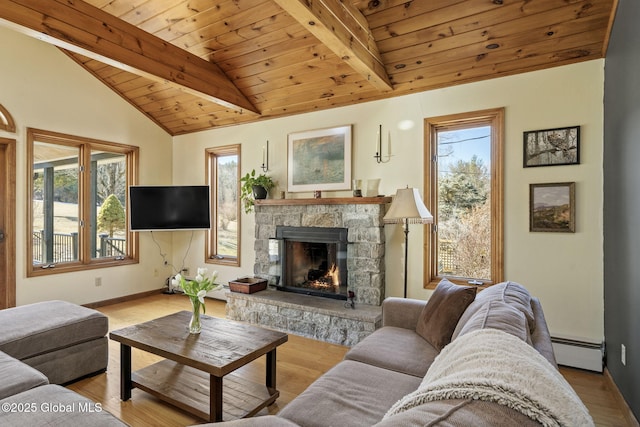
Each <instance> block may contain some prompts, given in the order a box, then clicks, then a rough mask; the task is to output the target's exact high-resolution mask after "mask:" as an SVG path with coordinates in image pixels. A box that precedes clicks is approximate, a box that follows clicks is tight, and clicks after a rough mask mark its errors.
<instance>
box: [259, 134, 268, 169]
mask: <svg viewBox="0 0 640 427" xmlns="http://www.w3.org/2000/svg"><path fill="white" fill-rule="evenodd" d="M260 167H261V168H262V171H263V172H268V171H269V140H268V139H267V146H266V147H262V166H260Z"/></svg>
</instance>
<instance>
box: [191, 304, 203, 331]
mask: <svg viewBox="0 0 640 427" xmlns="http://www.w3.org/2000/svg"><path fill="white" fill-rule="evenodd" d="M189 299H190V300H191V308H192V311H191V320H190V321H189V333H190V334H199V333H200V331H201V330H202V325H201V324H200V306H201V305H202V304H203V303H201V302H200V300H199V299H198V298H197V297H189Z"/></svg>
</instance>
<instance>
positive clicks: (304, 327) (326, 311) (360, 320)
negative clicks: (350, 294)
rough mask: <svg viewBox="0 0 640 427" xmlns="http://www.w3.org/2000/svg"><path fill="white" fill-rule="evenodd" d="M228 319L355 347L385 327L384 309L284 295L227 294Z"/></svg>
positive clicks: (283, 293)
mask: <svg viewBox="0 0 640 427" xmlns="http://www.w3.org/2000/svg"><path fill="white" fill-rule="evenodd" d="M226 307H227V308H226V315H227V318H229V319H231V320H239V321H243V322H249V323H254V324H258V325H262V326H266V327H268V328H271V329H276V330H279V331H283V332H290V333H293V334H296V335H301V336H304V337H308V338H314V339H317V340H320V341H326V342H330V343H334V344H341V345H347V346H352V345H355V344H357V343H358V342H360V340H362V339H363V338H365V337H366V336H367V335H369V334H371V333H372V332H373V331H375V330H376V329H377V328H379V327H380V325H381V323H382V307H380V306H372V305H358V304H356V306H355V308H350V307H349V306H348V303H347V302H346V301H338V300H335V299H330V298H322V297H317V296H310V295H302V294H296V293H291V292H281V291H276V290H272V289H268V290H266V291H262V292H256V293H255V294H240V293H236V292H228V293H227V306H226Z"/></svg>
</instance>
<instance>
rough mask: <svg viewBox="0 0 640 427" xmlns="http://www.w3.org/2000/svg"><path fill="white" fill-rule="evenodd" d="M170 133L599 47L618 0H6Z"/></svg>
mask: <svg viewBox="0 0 640 427" xmlns="http://www.w3.org/2000/svg"><path fill="white" fill-rule="evenodd" d="M0 2H1V6H0V25H5V26H8V27H10V28H13V29H15V30H17V31H21V32H24V33H26V34H29V35H31V36H34V37H37V38H39V39H41V40H43V41H46V42H49V43H52V44H54V45H56V46H58V47H60V48H61V49H62V50H63V51H64V52H65V53H66V54H67V55H69V57H70V58H72V59H73V60H75V61H76V62H77V63H78V64H80V65H81V66H82V67H83V68H84V69H86V70H87V71H88V72H90V73H92V74H93V75H94V76H95V77H96V78H98V79H100V80H101V81H102V82H103V83H104V84H106V85H107V86H109V87H110V88H111V89H113V90H114V91H115V92H116V93H118V94H119V95H120V96H122V97H123V98H124V99H126V100H127V101H128V102H130V103H131V104H132V105H134V106H135V107H136V108H138V109H139V110H140V111H141V112H142V113H144V114H145V115H146V116H148V117H149V118H150V119H151V120H153V121H154V122H156V123H157V124H158V125H159V126H161V127H162V128H163V129H165V130H166V131H167V132H168V133H170V134H171V135H178V134H184V133H190V132H196V131H201V130H205V129H211V128H215V127H217V126H228V125H233V124H240V123H248V122H252V121H256V120H261V119H265V118H272V117H278V116H283V115H290V114H296V113H302V112H309V111H316V110H320V109H325V108H332V107H337V106H344V105H350V104H354V103H359V102H365V101H371V100H376V99H382V98H388V97H393V96H398V95H404V94H408V93H412V92H419V91H425V90H430V89H435V88H441V87H446V86H451V85H456V84H461V83H468V82H474V81H479V80H484V79H490V78H495V77H501V76H507V75H512V74H516V73H523V72H528V71H533V70H540V69H544V68H549V67H555V66H560V65H565V64H570V63H574V62H579V61H586V60H591V59H596V58H602V57H604V55H605V51H606V48H607V42H608V39H609V33H610V28H611V25H612V22H613V18H614V15H615V9H616V5H617V0H428V1H427V0H413V1H407V0H404V1H401V0H371V1H367V0H86V1H84V2H83V1H80V0H48V1H41V0H0Z"/></svg>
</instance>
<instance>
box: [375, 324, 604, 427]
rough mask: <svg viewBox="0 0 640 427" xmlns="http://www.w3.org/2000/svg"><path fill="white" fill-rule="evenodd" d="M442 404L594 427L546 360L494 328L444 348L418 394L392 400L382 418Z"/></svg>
mask: <svg viewBox="0 0 640 427" xmlns="http://www.w3.org/2000/svg"><path fill="white" fill-rule="evenodd" d="M447 399H476V400H483V401H488V402H495V403H498V404H500V405H504V406H507V407H509V408H512V409H514V410H516V411H518V412H520V413H522V414H524V415H526V416H527V417H529V418H531V419H532V420H535V421H538V422H539V423H541V424H542V425H543V426H580V427H584V426H593V425H594V424H593V419H592V418H591V416H590V415H589V411H588V410H587V408H586V407H585V406H584V404H583V403H582V401H581V400H580V398H579V397H578V396H577V395H576V393H575V392H574V390H573V389H572V388H571V386H570V385H569V383H567V381H566V380H565V379H564V378H563V377H562V375H561V374H560V372H559V371H558V370H557V369H556V368H555V367H554V366H553V365H551V363H549V361H548V360H547V359H545V358H544V357H543V356H542V355H541V354H540V353H538V351H537V350H535V349H534V348H533V347H531V346H530V345H528V344H527V343H525V342H524V341H522V340H521V339H519V338H516V337H514V336H513V335H511V334H508V333H506V332H503V331H500V330H497V329H481V330H477V331H473V332H470V333H468V334H465V335H461V336H459V337H458V338H456V339H455V340H454V341H453V342H452V343H451V344H449V345H447V346H446V347H445V348H444V349H443V350H442V352H441V353H440V354H439V355H438V357H437V358H436V359H435V360H434V362H433V364H432V365H431V367H430V368H429V371H428V372H427V374H426V375H425V377H424V380H423V381H422V384H421V385H420V387H419V388H418V390H416V391H414V392H413V393H409V394H408V395H406V396H405V397H403V398H402V399H401V400H400V401H398V402H397V403H396V404H395V405H394V406H393V407H391V409H389V411H388V412H387V414H386V415H385V417H389V416H391V415H394V414H397V413H399V412H402V411H406V410H407V409H410V408H413V407H415V406H419V405H421V404H423V403H426V402H430V401H435V400H447Z"/></svg>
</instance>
